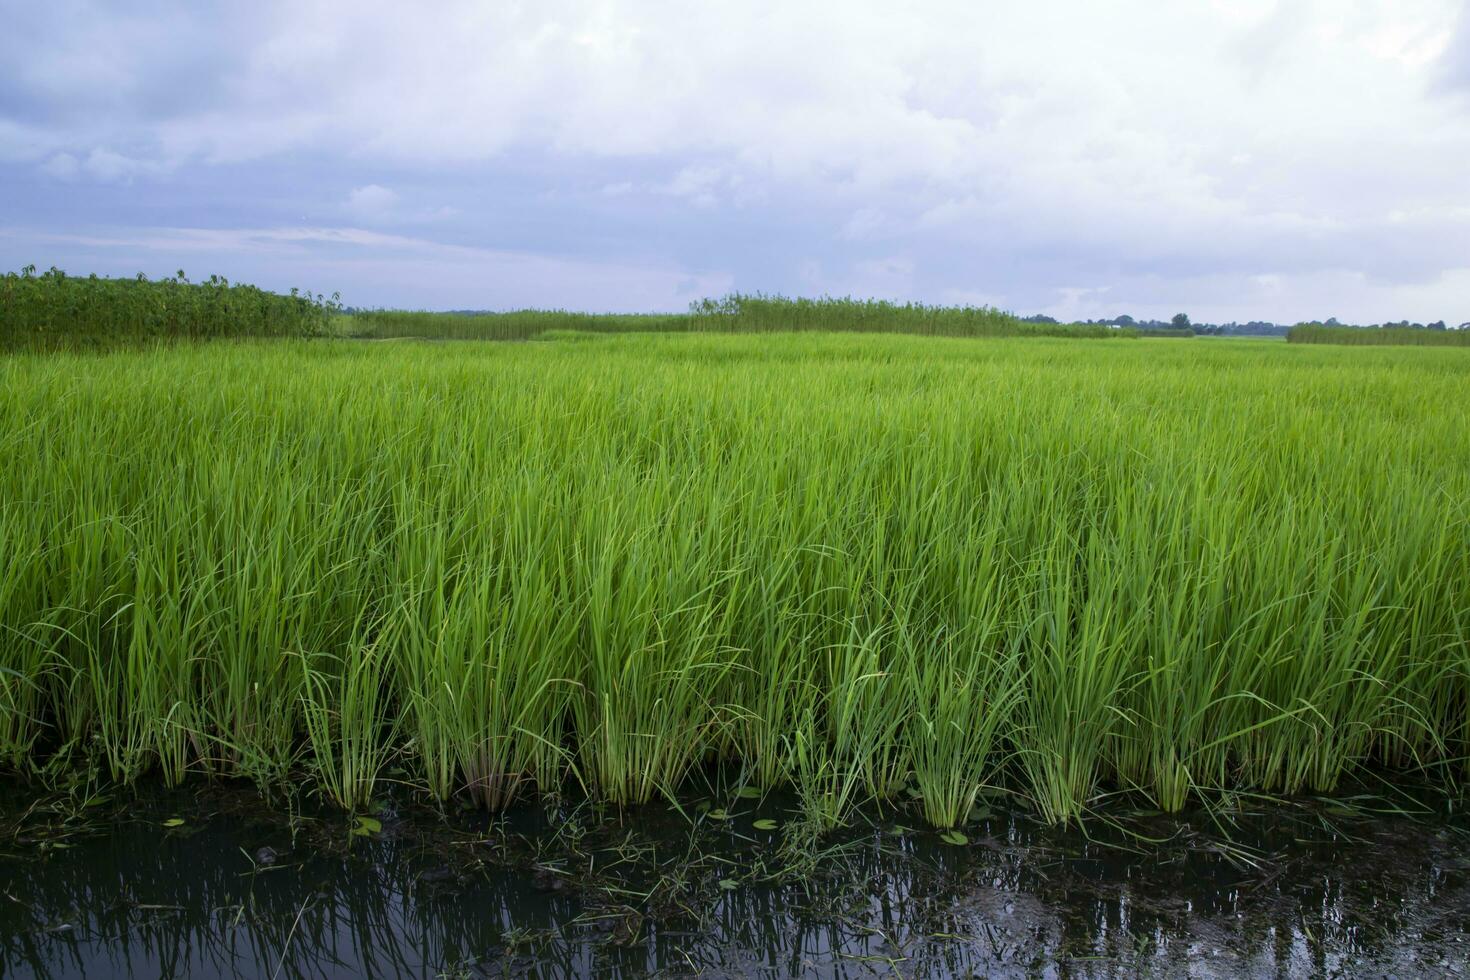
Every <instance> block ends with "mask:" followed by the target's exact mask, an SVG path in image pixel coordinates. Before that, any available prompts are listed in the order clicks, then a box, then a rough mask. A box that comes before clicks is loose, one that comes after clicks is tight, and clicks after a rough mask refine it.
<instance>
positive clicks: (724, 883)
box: [720, 878, 740, 892]
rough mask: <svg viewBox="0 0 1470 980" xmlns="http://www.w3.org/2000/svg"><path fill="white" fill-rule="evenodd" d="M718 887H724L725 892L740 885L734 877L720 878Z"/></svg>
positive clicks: (731, 890)
mask: <svg viewBox="0 0 1470 980" xmlns="http://www.w3.org/2000/svg"><path fill="white" fill-rule="evenodd" d="M720 887H721V888H723V889H725V891H727V892H733V891H734V890H735V889H737V888H739V887H740V882H738V881H736V880H735V879H734V878H721V879H720Z"/></svg>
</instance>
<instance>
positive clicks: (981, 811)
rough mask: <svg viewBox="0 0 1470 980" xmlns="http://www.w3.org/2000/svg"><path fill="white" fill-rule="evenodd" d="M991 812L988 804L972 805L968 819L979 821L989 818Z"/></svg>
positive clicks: (974, 821) (973, 821)
mask: <svg viewBox="0 0 1470 980" xmlns="http://www.w3.org/2000/svg"><path fill="white" fill-rule="evenodd" d="M993 812H994V811H993V810H991V809H990V807H988V806H972V807H970V821H971V822H972V823H979V822H980V821H981V820H989V819H990V815H991V814H992V813H993Z"/></svg>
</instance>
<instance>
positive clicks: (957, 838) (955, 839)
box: [939, 830, 970, 847]
mask: <svg viewBox="0 0 1470 980" xmlns="http://www.w3.org/2000/svg"><path fill="white" fill-rule="evenodd" d="M939 839H940V840H942V841H944V842H945V843H946V844H953V845H954V846H955V847H963V846H964V845H966V844H968V843H970V838H968V837H966V836H965V835H964V834H962V833H960V832H959V831H958V830H947V831H945V832H944V833H942V834H940V835H939Z"/></svg>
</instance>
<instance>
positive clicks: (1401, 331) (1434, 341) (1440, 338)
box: [1286, 323, 1470, 347]
mask: <svg viewBox="0 0 1470 980" xmlns="http://www.w3.org/2000/svg"><path fill="white" fill-rule="evenodd" d="M1286 339H1287V341H1288V342H1290V343H1293V344H1353V345H1357V346H1380V345H1392V346H1397V345H1410V346H1416V347H1470V330H1426V329H1423V328H1419V327H1331V326H1327V325H1326V324H1322V323H1299V324H1297V325H1296V326H1294V327H1292V328H1291V329H1290V330H1288V331H1287V332H1286Z"/></svg>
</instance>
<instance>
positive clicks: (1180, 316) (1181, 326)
mask: <svg viewBox="0 0 1470 980" xmlns="http://www.w3.org/2000/svg"><path fill="white" fill-rule="evenodd" d="M1169 325H1170V326H1172V327H1173V328H1174V329H1175V330H1188V329H1189V314H1188V313H1175V314H1174V319H1172V320H1170V321H1169Z"/></svg>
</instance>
